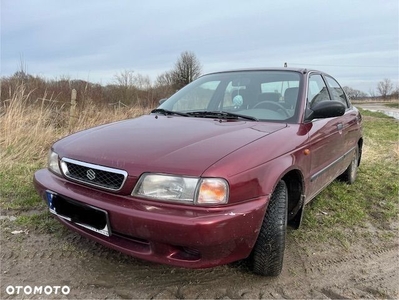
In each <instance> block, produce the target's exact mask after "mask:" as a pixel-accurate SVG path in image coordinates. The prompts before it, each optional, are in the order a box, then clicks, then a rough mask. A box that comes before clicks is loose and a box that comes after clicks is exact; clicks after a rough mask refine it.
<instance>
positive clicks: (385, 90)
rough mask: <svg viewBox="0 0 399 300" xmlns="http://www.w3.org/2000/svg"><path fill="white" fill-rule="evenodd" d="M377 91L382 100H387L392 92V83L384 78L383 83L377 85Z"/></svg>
mask: <svg viewBox="0 0 399 300" xmlns="http://www.w3.org/2000/svg"><path fill="white" fill-rule="evenodd" d="M377 90H378V92H379V93H380V95H381V96H382V98H383V99H387V98H388V96H389V95H390V94H391V92H392V90H393V84H392V81H391V80H390V79H388V78H384V80H383V81H380V82H379V83H378V85H377Z"/></svg>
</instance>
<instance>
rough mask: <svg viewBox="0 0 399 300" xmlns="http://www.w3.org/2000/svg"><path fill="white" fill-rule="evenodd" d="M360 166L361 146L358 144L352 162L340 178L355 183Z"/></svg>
mask: <svg viewBox="0 0 399 300" xmlns="http://www.w3.org/2000/svg"><path fill="white" fill-rule="evenodd" d="M358 167H359V146H356V148H355V152H354V154H353V157H352V160H351V163H350V164H349V166H348V168H347V169H346V170H345V172H344V173H342V174H341V175H340V176H339V177H338V179H339V180H341V181H344V182H346V183H348V184H352V183H354V182H355V180H356V177H357V169H358Z"/></svg>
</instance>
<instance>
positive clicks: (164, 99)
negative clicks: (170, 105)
mask: <svg viewBox="0 0 399 300" xmlns="http://www.w3.org/2000/svg"><path fill="white" fill-rule="evenodd" d="M166 100H168V98H162V99H161V100H159V105H161V104H162V103H164V102H165V101H166Z"/></svg>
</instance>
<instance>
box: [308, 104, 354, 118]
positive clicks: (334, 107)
mask: <svg viewBox="0 0 399 300" xmlns="http://www.w3.org/2000/svg"><path fill="white" fill-rule="evenodd" d="M345 110H346V107H345V105H344V104H343V103H341V102H339V101H335V100H325V101H321V102H319V103H316V104H315V105H314V106H313V107H312V108H310V109H309V108H308V109H307V110H306V120H307V121H311V120H313V119H324V118H333V117H339V116H342V115H343V114H344V113H345Z"/></svg>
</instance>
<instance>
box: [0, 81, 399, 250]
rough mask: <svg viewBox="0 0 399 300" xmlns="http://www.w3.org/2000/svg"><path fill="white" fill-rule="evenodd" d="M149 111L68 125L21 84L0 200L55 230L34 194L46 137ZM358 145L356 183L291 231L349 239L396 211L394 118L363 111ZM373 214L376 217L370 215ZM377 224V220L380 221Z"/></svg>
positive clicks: (339, 189) (325, 199)
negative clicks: (361, 144)
mask: <svg viewBox="0 0 399 300" xmlns="http://www.w3.org/2000/svg"><path fill="white" fill-rule="evenodd" d="M147 112H148V110H144V109H140V108H122V109H115V108H110V107H102V108H99V107H95V106H93V108H91V109H86V110H85V111H82V112H78V114H77V117H76V119H74V120H73V122H72V124H73V125H72V126H70V121H69V108H66V107H56V106H55V105H54V103H52V101H51V99H50V101H47V100H46V101H45V100H42V101H41V102H40V103H33V102H32V99H30V94H29V92H28V91H25V90H24V87H23V86H21V87H20V88H19V89H18V90H17V92H16V93H14V95H13V97H12V98H11V99H9V100H8V101H6V102H5V103H4V106H3V107H1V110H0V129H1V134H0V182H1V185H0V195H1V197H0V207H1V214H2V215H3V216H4V215H6V216H15V217H17V220H16V221H17V222H18V223H19V224H20V225H21V226H24V227H26V228H27V229H29V230H38V231H44V232H53V231H54V230H55V229H54V228H59V225H58V223H57V222H55V221H54V220H53V219H52V217H51V216H50V215H49V213H48V212H47V209H46V207H45V204H44V203H43V201H42V200H41V199H40V198H39V196H38V195H37V194H36V192H35V190H34V188H33V185H32V177H33V173H34V172H35V170H37V169H40V168H43V167H45V166H46V159H47V151H48V149H49V148H50V146H51V144H52V143H54V142H55V141H56V140H58V139H59V138H61V137H63V136H66V135H68V134H70V133H72V132H76V131H78V130H82V129H85V128H89V127H93V126H96V125H100V124H104V123H108V122H111V121H117V120H122V119H126V118H133V117H136V116H139V115H142V114H143V113H147ZM362 115H363V120H364V135H365V139H364V150H363V157H362V163H361V166H360V169H359V173H358V179H357V182H356V183H355V184H353V185H347V184H344V183H341V182H338V181H336V182H334V183H333V184H332V185H331V186H330V187H328V188H327V189H326V190H325V191H323V192H322V193H321V194H320V195H319V196H318V197H317V198H316V199H315V200H314V201H312V203H311V204H310V205H308V206H307V208H306V213H305V216H304V222H303V229H304V230H299V231H296V232H295V233H293V234H294V235H295V236H296V238H307V239H323V238H325V237H326V236H327V234H326V233H328V235H329V236H331V235H333V236H336V237H337V238H338V239H340V240H341V241H342V244H347V243H350V235H345V233H343V232H342V226H344V227H347V228H351V227H356V226H360V227H367V226H369V225H370V224H373V223H376V224H377V223H378V224H385V225H382V226H389V224H390V223H391V222H393V221H395V220H397V218H398V189H399V171H398V170H399V168H398V161H399V159H398V158H399V141H398V132H399V130H398V129H399V122H398V121H397V120H394V119H392V118H389V117H387V116H385V115H383V114H381V113H372V112H368V111H362ZM375 220H378V222H374V221H375ZM378 226H381V225H378Z"/></svg>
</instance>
